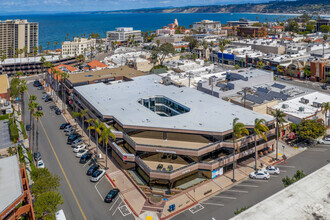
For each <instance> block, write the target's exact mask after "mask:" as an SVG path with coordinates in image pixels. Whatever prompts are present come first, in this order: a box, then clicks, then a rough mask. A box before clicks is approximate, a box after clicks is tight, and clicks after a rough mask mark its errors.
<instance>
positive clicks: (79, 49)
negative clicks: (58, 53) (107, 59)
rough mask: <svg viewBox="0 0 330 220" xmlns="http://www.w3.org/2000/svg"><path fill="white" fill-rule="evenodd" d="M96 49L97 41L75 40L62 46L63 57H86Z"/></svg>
mask: <svg viewBox="0 0 330 220" xmlns="http://www.w3.org/2000/svg"><path fill="white" fill-rule="evenodd" d="M93 48H94V50H95V48H96V39H93V38H92V39H87V38H77V37H75V38H74V41H72V42H71V41H65V42H63V44H62V55H69V56H74V55H80V54H83V55H86V54H90V53H91V50H92V49H93Z"/></svg>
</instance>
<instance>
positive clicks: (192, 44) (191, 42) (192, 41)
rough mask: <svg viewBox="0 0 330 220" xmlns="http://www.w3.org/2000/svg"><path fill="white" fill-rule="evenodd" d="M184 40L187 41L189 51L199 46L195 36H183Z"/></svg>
mask: <svg viewBox="0 0 330 220" xmlns="http://www.w3.org/2000/svg"><path fill="white" fill-rule="evenodd" d="M183 40H184V41H185V42H189V45H188V46H189V50H190V52H191V51H192V50H193V49H194V48H196V47H199V43H198V41H197V40H196V39H195V38H193V37H190V36H189V37H185V38H184V39H183Z"/></svg>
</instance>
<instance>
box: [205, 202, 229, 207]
mask: <svg viewBox="0 0 330 220" xmlns="http://www.w3.org/2000/svg"><path fill="white" fill-rule="evenodd" d="M202 204H203V205H216V206H225V205H224V204H219V203H210V202H203V203H202Z"/></svg>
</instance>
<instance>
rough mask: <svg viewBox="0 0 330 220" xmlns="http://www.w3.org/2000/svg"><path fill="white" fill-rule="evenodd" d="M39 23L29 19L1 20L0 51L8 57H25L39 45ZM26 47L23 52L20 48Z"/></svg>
mask: <svg viewBox="0 0 330 220" xmlns="http://www.w3.org/2000/svg"><path fill="white" fill-rule="evenodd" d="M38 40H39V24H38V23H36V22H28V21H27V20H6V21H0V51H3V54H5V55H6V56H7V57H14V56H15V55H17V56H20V57H24V56H26V54H29V53H33V52H34V47H38V42H39V41H38ZM23 49H26V51H24V52H23V53H22V54H18V53H17V51H18V50H23Z"/></svg>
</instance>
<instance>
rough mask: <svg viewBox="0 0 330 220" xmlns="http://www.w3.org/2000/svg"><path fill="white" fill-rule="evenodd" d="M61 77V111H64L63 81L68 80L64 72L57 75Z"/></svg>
mask: <svg viewBox="0 0 330 220" xmlns="http://www.w3.org/2000/svg"><path fill="white" fill-rule="evenodd" d="M59 75H60V76H61V94H62V111H64V108H65V100H64V99H65V95H64V81H65V79H67V78H69V74H68V73H66V72H61V73H59Z"/></svg>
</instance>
